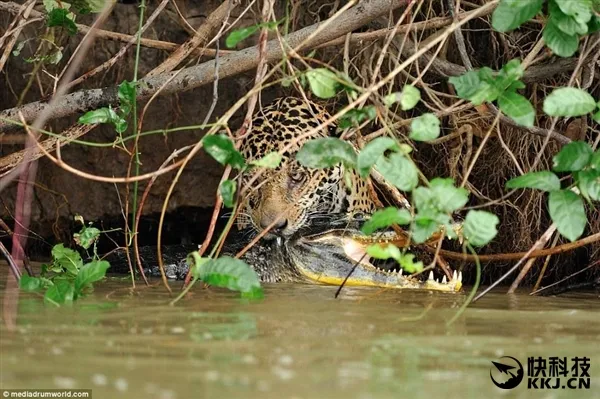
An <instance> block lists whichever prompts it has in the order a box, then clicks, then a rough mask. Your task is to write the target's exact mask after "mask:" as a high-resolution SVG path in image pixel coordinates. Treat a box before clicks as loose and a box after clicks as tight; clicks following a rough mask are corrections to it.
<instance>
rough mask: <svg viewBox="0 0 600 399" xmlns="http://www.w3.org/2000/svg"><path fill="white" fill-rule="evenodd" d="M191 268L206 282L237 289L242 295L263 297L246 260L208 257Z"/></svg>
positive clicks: (257, 281) (255, 277) (254, 273)
mask: <svg viewBox="0 0 600 399" xmlns="http://www.w3.org/2000/svg"><path fill="white" fill-rule="evenodd" d="M196 254H197V253H196ZM194 259H196V257H195V258H194ZM193 270H196V271H197V274H195V275H194V277H196V278H198V279H200V280H202V281H204V282H205V283H206V284H209V285H214V286H216V287H223V288H228V289H230V290H233V291H239V292H241V293H242V296H243V297H247V298H262V297H263V290H262V288H261V286H260V281H259V280H258V276H257V275H256V272H255V271H254V270H253V269H252V268H250V266H248V265H247V264H246V262H244V261H241V260H239V259H235V258H231V257H229V256H222V257H220V258H217V259H210V260H208V261H206V262H204V263H203V264H202V265H201V266H200V267H199V268H197V269H193Z"/></svg>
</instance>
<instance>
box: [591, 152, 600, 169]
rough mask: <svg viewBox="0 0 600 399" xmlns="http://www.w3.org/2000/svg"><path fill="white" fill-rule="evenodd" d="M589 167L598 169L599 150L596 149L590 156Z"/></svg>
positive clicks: (599, 164) (599, 163)
mask: <svg viewBox="0 0 600 399" xmlns="http://www.w3.org/2000/svg"><path fill="white" fill-rule="evenodd" d="M589 165H590V168H592V169H597V170H600V150H596V152H594V153H593V154H592V157H591V158H590V163H589Z"/></svg>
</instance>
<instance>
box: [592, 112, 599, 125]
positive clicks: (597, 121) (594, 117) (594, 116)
mask: <svg viewBox="0 0 600 399" xmlns="http://www.w3.org/2000/svg"><path fill="white" fill-rule="evenodd" d="M592 119H593V120H594V122H596V123H600V110H598V112H596V113H595V114H594V115H592Z"/></svg>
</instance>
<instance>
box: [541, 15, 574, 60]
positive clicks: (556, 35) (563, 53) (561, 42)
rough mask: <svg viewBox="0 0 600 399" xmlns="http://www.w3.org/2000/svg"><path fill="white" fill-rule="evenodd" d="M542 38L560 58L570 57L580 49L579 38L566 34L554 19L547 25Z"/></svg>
mask: <svg viewBox="0 0 600 399" xmlns="http://www.w3.org/2000/svg"><path fill="white" fill-rule="evenodd" d="M542 37H543V38H544V42H546V45H548V47H550V49H551V50H552V51H553V52H554V54H556V55H558V56H559V57H570V56H572V55H573V54H575V52H576V51H577V49H578V48H579V36H577V35H569V34H566V33H565V32H563V31H562V30H560V28H559V27H558V26H557V25H556V24H555V23H554V21H553V20H552V19H549V20H548V22H547V23H546V26H545V27H544V31H543V32H542Z"/></svg>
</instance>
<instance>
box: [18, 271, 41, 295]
mask: <svg viewBox="0 0 600 399" xmlns="http://www.w3.org/2000/svg"><path fill="white" fill-rule="evenodd" d="M19 288H21V289H22V290H23V291H25V292H37V291H41V290H42V289H43V288H44V282H43V281H42V279H40V278H38V277H31V276H30V275H29V274H24V275H22V276H21V279H20V280H19Z"/></svg>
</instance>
